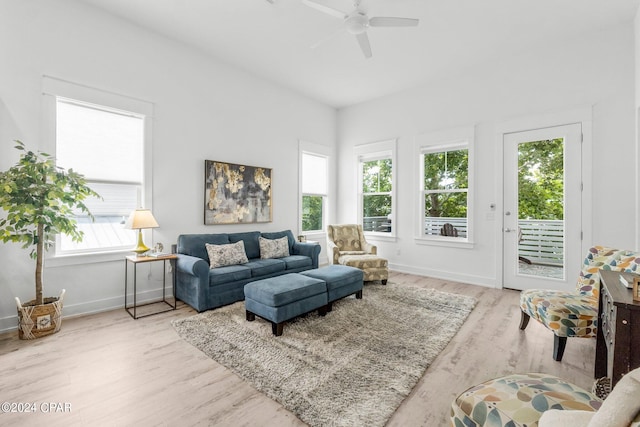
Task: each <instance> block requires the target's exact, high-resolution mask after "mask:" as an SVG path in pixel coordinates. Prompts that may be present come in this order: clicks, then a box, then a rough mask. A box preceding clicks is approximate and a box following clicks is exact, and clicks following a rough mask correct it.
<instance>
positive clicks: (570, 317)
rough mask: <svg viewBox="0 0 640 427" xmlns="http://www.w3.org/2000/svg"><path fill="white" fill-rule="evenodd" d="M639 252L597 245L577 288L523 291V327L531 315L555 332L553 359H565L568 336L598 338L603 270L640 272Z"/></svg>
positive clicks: (522, 327) (583, 265)
mask: <svg viewBox="0 0 640 427" xmlns="http://www.w3.org/2000/svg"><path fill="white" fill-rule="evenodd" d="M639 257H640V254H639V253H637V252H632V251H626V250H619V249H613V248H608V247H604V246H594V247H592V248H590V249H589V251H588V252H587V256H586V257H585V259H584V262H583V263H582V269H581V270H580V275H579V276H578V282H577V284H576V290H575V291H574V292H565V291H554V290H545V289H529V290H525V291H522V293H521V294H520V309H521V310H522V313H521V319H520V329H522V330H524V329H525V328H526V327H527V325H528V323H529V319H530V318H532V317H533V318H534V319H536V320H537V321H538V322H540V323H542V324H543V325H544V326H545V327H546V328H548V329H549V330H551V332H553V339H554V341H553V359H554V360H556V361H558V362H559V361H561V360H562V355H563V353H564V349H565V346H566V344H567V338H569V337H579V338H595V337H596V333H597V327H598V299H599V296H600V270H601V269H602V270H614V271H629V272H638V273H640V267H639V266H638V264H640V258H639Z"/></svg>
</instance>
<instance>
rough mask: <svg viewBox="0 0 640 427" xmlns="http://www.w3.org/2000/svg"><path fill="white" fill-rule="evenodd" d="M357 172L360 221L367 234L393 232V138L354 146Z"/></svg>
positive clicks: (387, 233)
mask: <svg viewBox="0 0 640 427" xmlns="http://www.w3.org/2000/svg"><path fill="white" fill-rule="evenodd" d="M356 151H357V158H358V175H359V180H358V181H359V182H358V187H359V205H360V209H359V211H360V215H359V216H360V223H361V224H362V229H363V230H364V231H365V232H367V233H381V234H385V235H392V234H393V233H394V231H395V227H396V224H394V221H393V218H394V211H395V209H394V207H395V205H394V202H395V188H394V187H395V186H394V183H395V177H394V174H395V172H394V158H395V141H385V142H379V143H374V144H367V145H363V146H358V147H356Z"/></svg>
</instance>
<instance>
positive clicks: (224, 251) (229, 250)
mask: <svg viewBox="0 0 640 427" xmlns="http://www.w3.org/2000/svg"><path fill="white" fill-rule="evenodd" d="M205 247H206V248H207V253H208V254H209V268H216V267H224V266H225V265H236V264H245V263H247V262H249V260H248V259H247V254H246V252H245V251H244V241H242V240H240V241H238V242H236V243H230V244H228V245H212V244H209V243H205Z"/></svg>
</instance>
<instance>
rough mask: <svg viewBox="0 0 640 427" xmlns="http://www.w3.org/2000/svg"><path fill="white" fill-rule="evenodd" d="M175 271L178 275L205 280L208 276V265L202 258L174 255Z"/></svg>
mask: <svg viewBox="0 0 640 427" xmlns="http://www.w3.org/2000/svg"><path fill="white" fill-rule="evenodd" d="M176 255H178V259H177V260H176V270H177V271H179V272H180V273H184V274H189V275H191V276H194V277H200V278H202V279H205V280H206V279H207V278H208V276H209V264H207V262H206V261H205V260H203V259H202V258H198V257H195V256H190V255H185V254H176Z"/></svg>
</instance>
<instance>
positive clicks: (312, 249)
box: [292, 242, 322, 268]
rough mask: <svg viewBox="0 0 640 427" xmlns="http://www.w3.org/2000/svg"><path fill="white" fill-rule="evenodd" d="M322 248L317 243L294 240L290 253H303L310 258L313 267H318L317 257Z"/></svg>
mask: <svg viewBox="0 0 640 427" xmlns="http://www.w3.org/2000/svg"><path fill="white" fill-rule="evenodd" d="M321 250H322V248H321V247H320V245H319V244H317V243H300V242H295V243H294V244H293V254H292V255H304V256H308V257H309V258H311V262H312V265H313V268H318V257H319V255H320V251H321Z"/></svg>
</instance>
